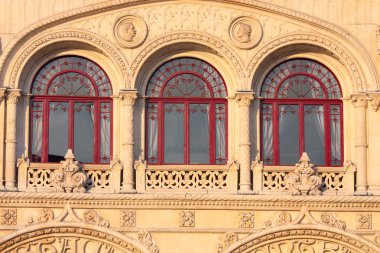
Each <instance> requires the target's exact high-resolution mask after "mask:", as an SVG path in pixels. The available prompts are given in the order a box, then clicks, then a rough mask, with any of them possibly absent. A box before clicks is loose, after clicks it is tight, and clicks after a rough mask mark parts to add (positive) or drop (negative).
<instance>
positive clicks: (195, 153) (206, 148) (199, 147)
mask: <svg viewBox="0 0 380 253" xmlns="http://www.w3.org/2000/svg"><path fill="white" fill-rule="evenodd" d="M189 118H190V140H189V141H190V163H191V164H208V163H210V134H209V133H210V126H209V125H210V124H209V105H208V104H190V108H189Z"/></svg>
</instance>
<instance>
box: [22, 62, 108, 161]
mask: <svg viewBox="0 0 380 253" xmlns="http://www.w3.org/2000/svg"><path fill="white" fill-rule="evenodd" d="M61 68H62V70H61ZM57 69H58V70H57ZM83 69H88V70H89V72H86V71H83ZM96 69H97V70H96ZM67 73H75V74H78V75H80V76H83V77H85V78H87V80H89V81H90V82H91V85H92V90H93V91H94V92H93V94H92V93H87V94H88V96H75V93H73V94H69V95H49V94H48V92H49V88H50V86H51V85H52V82H53V81H54V80H55V78H56V77H58V76H60V75H65V74H67ZM47 77H48V78H47ZM96 80H97V81H96ZM99 82H100V83H99ZM81 85H82V86H80V87H79V89H81V88H82V87H84V88H85V89H87V90H89V86H88V84H87V86H86V84H85V83H81ZM57 88H59V84H57ZM79 89H77V90H76V91H79ZM99 89H100V90H99ZM31 90H32V92H33V93H34V95H33V97H32V99H31V106H30V114H31V115H32V117H30V135H29V141H30V143H31V144H33V113H34V111H33V103H35V102H41V103H42V111H41V110H39V111H41V113H42V130H41V131H42V145H41V146H42V147H41V157H40V162H44V163H45V162H48V155H49V154H48V153H49V120H50V119H49V111H50V106H49V104H50V103H51V102H65V103H68V104H69V110H68V114H69V115H68V121H69V122H68V148H71V149H73V151H74V154H75V150H74V104H75V103H92V104H93V105H94V127H93V128H94V136H93V138H94V145H93V146H94V150H93V163H105V162H104V161H105V160H107V163H108V162H109V161H110V160H111V159H112V137H113V133H112V121H113V114H112V111H113V105H112V99H111V98H110V95H111V94H112V87H111V84H110V83H109V78H108V76H107V74H106V73H105V72H104V70H103V69H102V68H101V67H100V66H98V65H97V64H95V63H94V62H92V61H90V60H88V59H85V58H82V57H77V56H64V57H60V58H56V59H53V60H52V61H50V62H49V63H47V64H46V65H44V66H43V67H42V68H41V69H40V70H39V72H38V73H37V74H36V77H35V78H34V81H33V85H32V87H31ZM90 90H91V89H90ZM107 94H108V95H107ZM103 103H104V104H107V105H108V106H109V112H108V111H104V110H103V111H102V110H101V105H102V104H103ZM106 109H108V108H106ZM103 114H104V115H103ZM106 114H108V116H107V115H106ZM101 116H103V118H104V119H107V117H109V131H110V132H109V138H110V140H109V143H108V145H109V149H110V150H109V156H110V157H108V158H106V157H101V154H100V151H101V144H100V142H101V121H102V119H101ZM29 153H30V157H31V158H32V162H33V150H32V148H30V149H29ZM102 160H103V162H102Z"/></svg>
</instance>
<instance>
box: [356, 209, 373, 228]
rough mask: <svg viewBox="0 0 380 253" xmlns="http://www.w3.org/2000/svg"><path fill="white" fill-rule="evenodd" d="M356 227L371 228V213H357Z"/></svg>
mask: <svg viewBox="0 0 380 253" xmlns="http://www.w3.org/2000/svg"><path fill="white" fill-rule="evenodd" d="M356 221H357V227H356V228H357V229H372V213H359V214H357V215H356Z"/></svg>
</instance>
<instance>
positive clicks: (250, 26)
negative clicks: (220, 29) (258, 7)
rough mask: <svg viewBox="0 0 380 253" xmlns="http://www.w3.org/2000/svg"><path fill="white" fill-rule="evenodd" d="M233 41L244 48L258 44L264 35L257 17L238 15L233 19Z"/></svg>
mask: <svg viewBox="0 0 380 253" xmlns="http://www.w3.org/2000/svg"><path fill="white" fill-rule="evenodd" d="M229 31H230V39H231V40H232V43H233V44H234V45H235V46H236V47H238V48H242V49H250V48H252V47H254V46H256V45H257V44H258V43H259V42H260V40H261V38H262V35H263V29H262V27H261V24H260V22H259V21H258V20H257V19H254V18H251V17H238V18H236V19H235V20H233V21H232V23H231V25H230V28H229Z"/></svg>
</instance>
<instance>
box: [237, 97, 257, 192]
mask: <svg viewBox="0 0 380 253" xmlns="http://www.w3.org/2000/svg"><path fill="white" fill-rule="evenodd" d="M252 100H253V92H252V91H238V92H236V103H237V104H238V106H239V113H238V114H239V130H238V131H239V139H240V142H239V160H240V161H239V163H240V184H239V186H240V187H239V193H252V190H251V185H252V183H251V172H250V171H251V170H250V160H251V159H250V153H251V142H250V138H249V133H250V131H249V107H250V105H251V102H252Z"/></svg>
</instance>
